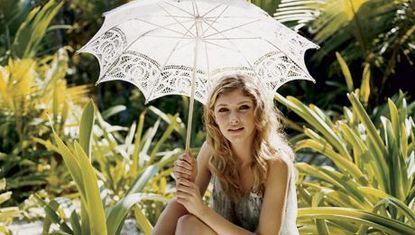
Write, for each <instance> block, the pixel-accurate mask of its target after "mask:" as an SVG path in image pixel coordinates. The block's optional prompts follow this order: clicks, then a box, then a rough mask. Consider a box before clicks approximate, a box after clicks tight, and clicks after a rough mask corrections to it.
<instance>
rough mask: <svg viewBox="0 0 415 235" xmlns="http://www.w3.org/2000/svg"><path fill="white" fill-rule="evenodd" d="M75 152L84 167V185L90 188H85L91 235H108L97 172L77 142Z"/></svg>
mask: <svg viewBox="0 0 415 235" xmlns="http://www.w3.org/2000/svg"><path fill="white" fill-rule="evenodd" d="M75 152H76V155H77V157H78V159H79V162H80V164H81V166H82V179H83V182H84V185H88V187H86V188H85V196H86V204H85V207H86V209H87V211H88V216H89V221H90V229H91V234H97V235H99V234H106V233H107V227H106V226H105V225H104V224H105V212H104V207H103V204H102V201H101V197H100V193H99V188H98V179H97V176H96V174H95V170H94V168H93V167H92V165H91V163H90V162H89V159H88V157H87V156H86V154H85V152H84V151H83V149H82V147H81V145H80V144H78V143H77V142H75Z"/></svg>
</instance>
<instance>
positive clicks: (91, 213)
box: [38, 102, 180, 234]
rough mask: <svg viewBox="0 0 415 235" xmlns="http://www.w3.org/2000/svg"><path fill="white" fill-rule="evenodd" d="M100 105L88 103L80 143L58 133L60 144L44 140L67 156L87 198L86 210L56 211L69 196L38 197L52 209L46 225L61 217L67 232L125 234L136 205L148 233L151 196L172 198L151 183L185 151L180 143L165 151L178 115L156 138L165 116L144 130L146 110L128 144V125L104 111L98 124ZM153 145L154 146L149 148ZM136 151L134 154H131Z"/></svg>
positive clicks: (82, 196) (139, 220)
mask: <svg viewBox="0 0 415 235" xmlns="http://www.w3.org/2000/svg"><path fill="white" fill-rule="evenodd" d="M94 109H95V108H94V105H93V103H92V102H90V103H89V104H88V105H87V106H86V107H85V109H84V112H83V114H82V118H81V123H80V126H79V131H80V137H79V143H78V141H75V142H74V144H73V145H65V144H64V143H63V141H62V140H61V139H60V138H59V136H58V135H57V134H56V133H55V134H54V137H55V141H56V144H50V142H48V141H45V142H44V143H45V145H47V146H48V148H50V149H51V150H55V151H57V152H59V153H60V155H61V156H62V157H63V159H64V162H65V165H66V166H67V168H68V170H69V172H70V173H71V176H72V178H73V180H74V181H75V184H76V186H77V189H78V192H79V195H80V199H81V212H80V214H79V213H78V212H77V210H76V209H72V210H70V213H66V215H65V213H58V212H56V211H59V210H57V208H59V207H61V208H67V207H65V206H64V205H61V204H67V205H71V204H72V203H70V202H69V203H68V202H67V200H66V201H65V203H58V202H57V200H55V199H54V200H51V201H50V202H49V203H46V202H45V201H43V200H42V199H40V197H38V199H39V201H40V202H41V203H42V205H43V206H44V207H45V211H46V214H47V217H46V219H45V224H47V225H48V226H46V227H44V228H45V230H44V232H45V233H47V232H48V230H49V226H50V224H51V223H56V224H58V225H59V228H60V230H61V231H62V232H65V233H69V234H84V233H85V234H86V233H88V234H89V233H91V234H119V233H120V231H121V228H122V225H123V223H124V220H125V218H126V217H127V215H128V212H129V211H130V210H132V211H133V213H134V216H135V217H136V221H137V224H138V226H139V227H140V228H141V230H143V231H144V232H145V234H149V233H150V231H151V229H152V225H151V222H150V221H149V220H148V219H147V217H146V215H145V214H146V212H145V209H149V210H152V209H153V208H154V205H151V203H149V202H150V201H152V202H154V201H156V202H157V201H161V202H162V203H165V202H166V201H167V198H166V196H165V195H160V194H157V192H160V191H157V192H156V193H154V192H153V191H151V189H153V188H154V186H155V182H159V181H160V180H161V179H163V178H164V180H165V177H166V176H167V175H169V174H170V170H163V168H164V167H166V166H169V165H171V163H172V161H173V159H174V157H176V156H177V154H178V153H180V151H179V150H178V149H174V150H171V151H164V152H160V147H161V146H162V144H163V143H164V142H165V141H166V139H167V137H169V136H170V135H171V132H172V131H173V130H174V129H175V128H177V124H176V120H177V118H176V117H174V116H171V118H170V124H169V126H168V127H167V129H166V132H165V133H164V134H162V136H161V137H160V140H159V141H157V142H155V143H153V140H154V136H155V134H156V131H157V129H158V128H157V127H158V125H160V122H157V123H156V124H155V125H156V126H155V127H154V128H150V129H149V130H147V131H146V132H145V134H144V135H142V133H143V127H142V125H143V122H144V115H145V114H142V115H141V118H140V122H139V127H138V128H137V130H136V128H135V125H133V127H132V128H131V129H130V131H129V134H128V135H127V137H126V139H125V140H124V141H125V142H124V144H120V143H118V142H117V138H119V136H118V133H117V132H118V131H119V130H122V129H124V128H119V127H115V126H110V125H108V123H106V122H104V121H103V120H102V117H101V116H100V115H98V125H96V126H94V120H95V118H94V113H96V112H95V110H94ZM114 112H116V111H114V110H108V111H107V112H106V113H105V116H107V117H108V115H110V114H111V113H114ZM93 129H94V131H93ZM111 129H112V130H111ZM96 133H99V134H98V135H97V134H96ZM134 136H135V138H134ZM92 139H94V141H92ZM133 141H134V142H133ZM151 147H152V150H151V151H150V154H148V152H149V150H150V149H151ZM130 155H132V157H129V156H130ZM92 159H95V160H96V161H97V163H98V166H99V168H100V169H101V172H100V171H97V170H96V169H95V168H94V167H93V165H92ZM160 171H161V172H160ZM149 182H153V183H152V184H151V185H150V187H149V188H148V189H147V192H146V190H145V188H146V186H147V185H148V183H149ZM165 183H166V182H165ZM86 185H88V187H86ZM159 190H164V191H165V190H166V184H165V186H164V187H162V186H160V187H159ZM108 199H109V200H108ZM61 201H62V200H61ZM137 203H138V204H137ZM162 203H161V204H162ZM114 204H115V205H114ZM70 207H72V208H73V206H70ZM160 208H161V207H160ZM104 209H105V211H106V213H104ZM160 210H161V209H159V211H160ZM147 214H148V212H147ZM153 216H154V217H158V215H153Z"/></svg>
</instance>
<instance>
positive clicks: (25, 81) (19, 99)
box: [0, 49, 88, 201]
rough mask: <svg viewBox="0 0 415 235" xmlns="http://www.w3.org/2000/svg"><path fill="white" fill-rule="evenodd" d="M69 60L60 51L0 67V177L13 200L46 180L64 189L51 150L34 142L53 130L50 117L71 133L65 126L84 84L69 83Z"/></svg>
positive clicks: (73, 121) (73, 120)
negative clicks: (74, 84)
mask: <svg viewBox="0 0 415 235" xmlns="http://www.w3.org/2000/svg"><path fill="white" fill-rule="evenodd" d="M67 64H68V55H67V52H66V50H65V49H61V50H59V51H58V52H57V53H56V54H55V55H53V56H45V57H43V58H42V59H39V60H34V59H22V60H20V59H15V60H13V59H10V60H9V62H8V64H7V65H6V66H4V67H0V169H1V170H0V177H2V178H6V179H7V182H8V184H7V187H8V189H9V190H10V189H13V190H15V191H14V192H15V193H14V194H13V196H12V197H15V198H14V199H16V200H17V201H20V200H21V199H23V198H25V197H27V196H29V195H30V192H27V191H28V189H30V188H31V189H32V190H37V189H39V188H40V187H41V186H42V187H43V186H45V185H46V184H48V185H47V187H48V188H51V189H52V188H53V187H54V185H55V186H56V187H55V189H53V190H54V191H62V190H63V189H64V188H63V187H62V186H63V185H65V184H66V183H63V182H62V180H63V179H64V178H65V177H62V178H61V177H54V176H56V174H57V173H61V171H60V170H58V167H59V165H58V164H57V162H56V161H55V159H52V158H51V157H52V153H51V152H50V151H48V150H46V149H44V148H43V147H42V146H41V145H39V144H37V143H39V142H40V143H42V141H43V139H47V138H49V136H50V135H51V133H52V131H51V127H50V124H49V118H51V119H52V120H53V123H54V128H55V130H56V131H57V132H58V133H62V134H67V135H68V134H72V133H71V132H73V128H72V129H71V128H68V125H73V124H77V122H78V121H77V116H78V113H80V110H78V109H80V108H79V106H80V105H81V104H83V103H85V102H86V101H87V99H86V97H85V95H86V93H87V92H88V86H72V87H69V86H68V85H67V83H66V81H65V75H66V71H67V67H68V65H67ZM63 132H65V133H63ZM51 167H52V168H51ZM49 170H50V172H51V173H48V172H49ZM61 176H62V175H61ZM22 187H26V189H25V190H24V191H20V189H21V188H22ZM58 187H59V188H58ZM12 201H13V200H12Z"/></svg>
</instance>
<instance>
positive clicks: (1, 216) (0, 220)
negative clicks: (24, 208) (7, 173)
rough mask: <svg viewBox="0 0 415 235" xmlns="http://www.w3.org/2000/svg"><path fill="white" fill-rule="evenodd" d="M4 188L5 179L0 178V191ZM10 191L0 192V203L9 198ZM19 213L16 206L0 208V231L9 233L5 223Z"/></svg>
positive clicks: (7, 234)
mask: <svg viewBox="0 0 415 235" xmlns="http://www.w3.org/2000/svg"><path fill="white" fill-rule="evenodd" d="M5 188H6V179H4V178H3V179H1V180H0V191H3V190H4V189H5ZM11 194H12V192H5V193H1V194H0V204H2V203H3V202H5V201H7V200H9V199H10V196H11ZM19 215H20V211H19V208H18V207H5V208H0V233H1V234H6V235H9V234H11V232H10V231H9V230H8V229H7V227H6V226H7V225H8V224H10V223H11V222H12V221H13V219H14V218H15V217H18V216H19Z"/></svg>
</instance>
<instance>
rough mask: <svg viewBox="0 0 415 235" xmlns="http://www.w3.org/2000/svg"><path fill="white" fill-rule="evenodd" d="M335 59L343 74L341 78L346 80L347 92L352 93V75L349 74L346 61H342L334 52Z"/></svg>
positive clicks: (340, 56) (341, 57) (338, 54)
mask: <svg viewBox="0 0 415 235" xmlns="http://www.w3.org/2000/svg"><path fill="white" fill-rule="evenodd" d="M336 58H337V61H338V62H339V64H340V68H341V70H342V72H343V76H344V78H345V80H346V84H347V90H348V91H349V92H352V91H353V90H354V85H353V78H352V74H351V73H350V70H349V67H348V66H347V63H346V61H345V60H344V58H343V56H342V55H341V54H340V53H338V52H336Z"/></svg>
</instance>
